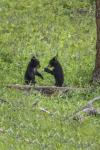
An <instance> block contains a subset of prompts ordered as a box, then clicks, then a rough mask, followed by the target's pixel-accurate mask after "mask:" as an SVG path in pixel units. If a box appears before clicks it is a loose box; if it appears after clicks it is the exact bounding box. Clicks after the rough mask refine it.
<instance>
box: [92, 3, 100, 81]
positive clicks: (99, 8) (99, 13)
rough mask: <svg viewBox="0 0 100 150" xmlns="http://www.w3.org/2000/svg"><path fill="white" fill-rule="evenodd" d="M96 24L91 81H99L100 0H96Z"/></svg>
mask: <svg viewBox="0 0 100 150" xmlns="http://www.w3.org/2000/svg"><path fill="white" fill-rule="evenodd" d="M96 25H97V42H96V61H95V69H94V71H93V81H94V82H99V83H100V0H96Z"/></svg>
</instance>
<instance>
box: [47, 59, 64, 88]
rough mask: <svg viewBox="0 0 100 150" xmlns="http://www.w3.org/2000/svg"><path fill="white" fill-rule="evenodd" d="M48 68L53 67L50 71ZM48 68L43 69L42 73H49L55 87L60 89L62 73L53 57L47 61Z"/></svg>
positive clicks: (62, 78) (62, 79) (59, 65)
mask: <svg viewBox="0 0 100 150" xmlns="http://www.w3.org/2000/svg"><path fill="white" fill-rule="evenodd" d="M48 67H53V69H52V70H50V69H49V68H48ZM48 67H46V68H44V71H45V72H47V73H50V74H51V75H53V76H54V78H55V86H59V87H61V86H62V85H63V82H64V73H63V69H62V66H61V64H60V63H59V61H58V60H57V57H56V56H55V57H53V58H52V59H51V60H50V61H49V65H48Z"/></svg>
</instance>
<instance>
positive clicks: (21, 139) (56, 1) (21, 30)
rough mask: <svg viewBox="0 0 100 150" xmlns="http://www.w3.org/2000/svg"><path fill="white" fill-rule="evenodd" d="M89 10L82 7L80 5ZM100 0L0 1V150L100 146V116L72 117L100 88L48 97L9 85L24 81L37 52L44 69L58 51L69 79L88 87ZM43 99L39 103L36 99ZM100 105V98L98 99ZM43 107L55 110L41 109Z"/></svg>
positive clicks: (68, 149)
mask: <svg viewBox="0 0 100 150" xmlns="http://www.w3.org/2000/svg"><path fill="white" fill-rule="evenodd" d="M81 9H83V10H87V12H83V13H80V12H79V10H81ZM95 43H96V25H95V4H94V1H92V0H84V1H81V0H77V1H75V0H68V1H65V0H49V1H48V0H28V1H26V0H23V1H20V0H17V1H15V0H1V1H0V98H2V99H6V100H8V101H9V104H7V103H1V102H0V129H2V130H3V131H0V150H33V149H34V150H78V149H79V150H85V149H86V150H99V149H100V148H99V147H100V132H99V130H100V121H99V120H100V118H99V117H98V116H97V117H87V118H86V119H85V120H84V122H82V123H80V122H77V121H74V120H70V121H69V119H68V117H69V116H70V115H71V114H72V113H73V112H74V111H76V110H77V109H78V108H79V107H81V106H83V105H85V104H86V103H87V101H88V100H90V99H92V98H93V97H96V96H98V95H99V94H100V87H95V88H94V90H93V91H92V92H91V91H84V92H81V91H74V92H68V93H67V94H57V95H56V96H52V97H46V96H43V95H40V94H39V93H37V92H34V91H31V92H29V93H28V92H22V91H16V90H12V89H7V88H6V85H7V84H9V83H13V84H14V83H15V84H16V83H17V84H23V83H24V81H23V77H24V73H25V70H26V66H27V63H28V61H29V59H30V58H31V56H32V55H36V56H37V57H38V58H39V59H40V62H41V68H40V71H41V72H42V74H43V75H44V78H45V80H43V81H42V80H40V79H38V78H37V85H53V84H54V79H53V78H52V77H51V76H50V75H48V74H46V73H44V72H43V68H44V67H45V66H47V64H48V61H49V60H50V58H51V57H53V56H54V55H56V54H57V53H58V55H59V60H60V62H61V64H62V65H63V69H64V75H65V85H68V86H78V87H89V86H90V85H89V81H90V79H91V76H92V71H93V68H94V65H95ZM35 101H39V104H38V105H37V106H36V107H33V103H34V102H35ZM96 105H97V106H100V104H96ZM40 107H43V108H45V109H47V110H48V111H50V112H52V113H54V115H50V114H47V113H45V112H41V110H40V109H39V108H40Z"/></svg>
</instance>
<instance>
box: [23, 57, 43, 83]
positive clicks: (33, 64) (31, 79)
mask: <svg viewBox="0 0 100 150" xmlns="http://www.w3.org/2000/svg"><path fill="white" fill-rule="evenodd" d="M39 67H40V62H39V60H38V59H36V57H34V56H33V57H32V58H31V61H30V62H29V64H28V66H27V70H26V72H25V77H24V79H25V83H26V84H31V83H33V84H34V85H35V83H36V81H35V76H36V75H37V76H39V77H40V78H42V79H43V76H42V75H41V74H40V73H39V72H38V71H37V68H39Z"/></svg>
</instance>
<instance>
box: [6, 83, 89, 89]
mask: <svg viewBox="0 0 100 150" xmlns="http://www.w3.org/2000/svg"><path fill="white" fill-rule="evenodd" d="M6 87H8V88H14V89H19V90H31V89H34V90H37V91H42V90H55V91H67V90H76V91H77V90H79V91H84V90H88V88H80V87H67V86H63V87H57V86H33V85H20V84H9V85H7V86H6Z"/></svg>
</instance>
